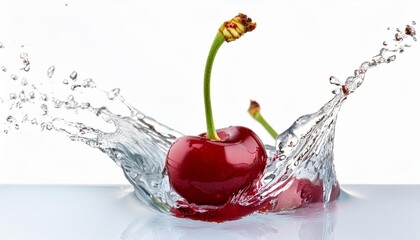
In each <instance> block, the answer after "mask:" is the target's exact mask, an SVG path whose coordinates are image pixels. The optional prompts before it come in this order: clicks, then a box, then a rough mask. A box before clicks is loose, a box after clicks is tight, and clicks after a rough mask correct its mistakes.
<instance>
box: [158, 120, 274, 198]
mask: <svg viewBox="0 0 420 240" xmlns="http://www.w3.org/2000/svg"><path fill="white" fill-rule="evenodd" d="M217 134H218V135H219V136H220V139H221V140H219V141H214V140H211V139H208V138H207V137H206V134H202V135H200V136H186V137H182V138H179V139H178V140H177V141H176V142H175V143H174V144H173V145H172V147H171V149H170V151H169V153H168V155H167V162H166V169H167V170H168V175H169V179H170V182H171V185H172V186H173V187H174V189H175V190H176V191H177V193H178V194H180V195H181V196H182V197H184V198H185V199H187V201H188V202H189V203H194V204H197V205H222V204H224V203H226V202H227V201H228V200H229V199H230V198H231V197H232V196H233V194H235V193H237V192H238V191H239V190H243V189H247V188H249V187H250V186H251V185H252V183H253V182H255V180H256V179H258V177H259V176H260V174H261V173H262V171H263V170H264V167H265V164H266V158H267V156H266V152H265V148H264V146H263V144H262V142H261V140H260V139H259V138H258V137H257V135H256V134H255V133H254V132H252V131H251V130H250V129H248V128H245V127H236V126H235V127H229V128H224V129H220V130H217Z"/></svg>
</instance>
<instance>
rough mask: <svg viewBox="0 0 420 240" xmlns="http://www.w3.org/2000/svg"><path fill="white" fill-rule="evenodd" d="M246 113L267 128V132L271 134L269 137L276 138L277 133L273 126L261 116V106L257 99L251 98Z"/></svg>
mask: <svg viewBox="0 0 420 240" xmlns="http://www.w3.org/2000/svg"><path fill="white" fill-rule="evenodd" d="M248 113H249V115H251V117H252V118H254V119H255V120H256V121H257V122H259V123H260V124H261V125H262V126H263V127H264V128H265V130H267V132H268V133H269V134H270V135H271V137H273V138H274V140H276V139H277V137H278V134H277V132H276V130H274V128H273V127H271V125H270V124H269V123H268V122H267V121H266V120H265V119H264V117H263V116H262V114H261V107H260V104H259V103H258V102H257V101H255V100H251V103H250V105H249V108H248Z"/></svg>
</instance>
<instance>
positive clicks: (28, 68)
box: [22, 62, 31, 72]
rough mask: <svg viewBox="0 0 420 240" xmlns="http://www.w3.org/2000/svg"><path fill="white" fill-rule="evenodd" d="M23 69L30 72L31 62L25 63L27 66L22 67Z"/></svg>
mask: <svg viewBox="0 0 420 240" xmlns="http://www.w3.org/2000/svg"><path fill="white" fill-rule="evenodd" d="M22 70H24V71H25V72H29V70H31V65H30V64H29V62H28V63H27V64H25V66H24V67H23V68H22Z"/></svg>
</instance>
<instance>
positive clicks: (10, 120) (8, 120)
mask: <svg viewBox="0 0 420 240" xmlns="http://www.w3.org/2000/svg"><path fill="white" fill-rule="evenodd" d="M6 121H7V122H8V123H13V122H15V121H16V119H15V118H14V117H13V116H12V115H10V116H8V117H7V118H6Z"/></svg>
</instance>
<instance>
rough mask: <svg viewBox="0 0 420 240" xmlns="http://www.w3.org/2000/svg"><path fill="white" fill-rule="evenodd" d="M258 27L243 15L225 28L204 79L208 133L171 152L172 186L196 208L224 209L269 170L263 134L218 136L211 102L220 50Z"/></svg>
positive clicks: (235, 130) (225, 132)
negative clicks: (232, 199)
mask: <svg viewBox="0 0 420 240" xmlns="http://www.w3.org/2000/svg"><path fill="white" fill-rule="evenodd" d="M255 26H256V24H255V23H253V22H252V20H251V19H250V18H248V17H247V16H246V15H244V14H239V15H238V16H236V17H235V18H233V19H232V20H231V21H228V22H225V23H224V24H223V25H222V26H221V27H220V29H219V32H218V33H217V35H216V37H215V39H214V42H213V45H212V46H211V49H210V52H209V55H208V58H207V63H206V68H205V74H204V103H205V110H206V121H207V133H206V134H202V135H200V136H186V137H182V138H179V139H178V140H177V141H175V143H174V144H173V145H172V146H171V148H170V149H169V152H168V155H167V159H166V165H165V168H166V171H167V173H168V177H169V182H170V184H171V186H172V187H173V188H174V189H175V190H176V192H177V193H178V194H180V195H181V196H182V197H184V198H185V199H186V200H187V201H188V202H189V203H190V204H196V205H213V206H219V205H223V204H225V203H226V202H228V200H229V199H230V198H231V197H232V196H233V195H234V194H235V193H238V192H239V191H245V190H248V189H249V188H250V187H252V185H253V183H255V182H256V180H257V179H258V177H259V176H260V175H261V174H262V172H263V170H264V168H265V164H266V160H267V154H266V152H265V148H264V146H263V144H262V142H261V140H260V139H259V138H258V137H257V135H256V134H255V133H254V132H252V131H251V130H249V129H247V128H245V127H229V128H224V129H220V130H218V131H216V129H215V127H214V123H213V116H212V111H211V102H210V75H211V69H212V65H213V61H214V58H215V56H216V53H217V51H218V49H219V48H220V46H221V45H222V44H223V43H224V42H225V41H227V42H230V41H233V40H236V39H238V38H239V37H240V36H241V35H243V34H244V33H246V32H248V31H252V30H254V29H255Z"/></svg>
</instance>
